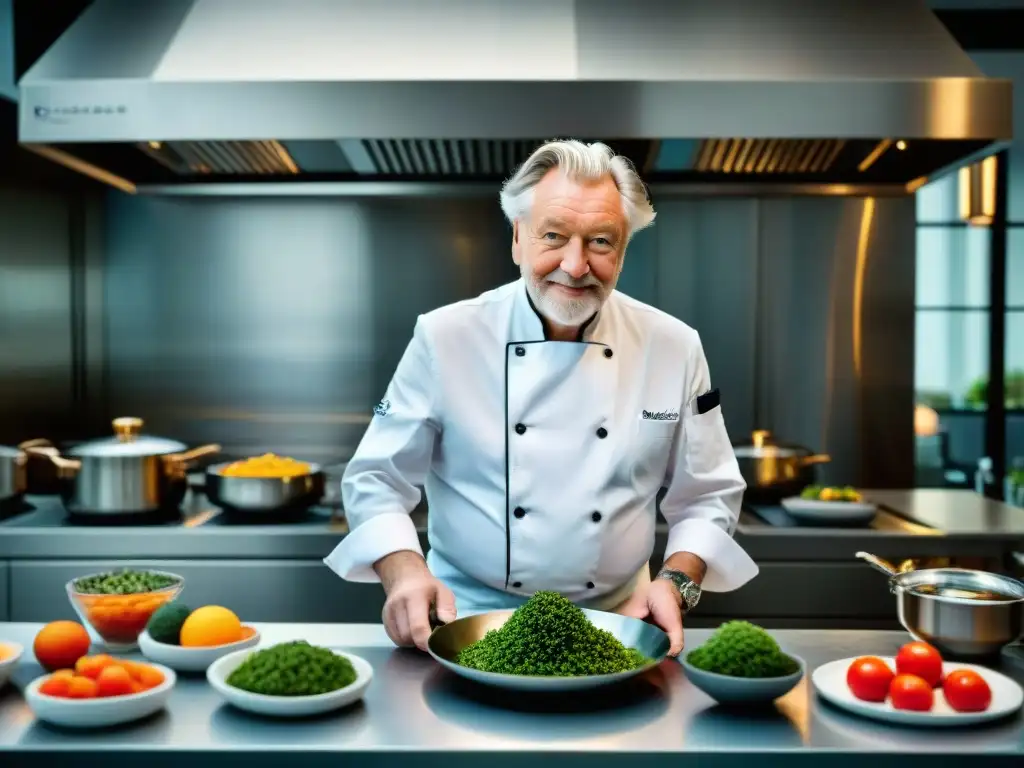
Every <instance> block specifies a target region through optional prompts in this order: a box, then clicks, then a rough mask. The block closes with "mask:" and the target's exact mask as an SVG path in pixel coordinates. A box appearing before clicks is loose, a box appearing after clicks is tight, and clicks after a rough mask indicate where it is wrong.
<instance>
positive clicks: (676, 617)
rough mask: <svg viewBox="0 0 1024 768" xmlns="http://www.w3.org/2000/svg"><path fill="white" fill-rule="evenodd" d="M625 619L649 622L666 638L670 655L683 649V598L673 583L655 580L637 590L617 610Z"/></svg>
mask: <svg viewBox="0 0 1024 768" xmlns="http://www.w3.org/2000/svg"><path fill="white" fill-rule="evenodd" d="M618 613H621V614H623V615H624V616H632V617H633V618H634V619H643V620H644V621H647V620H648V619H649V620H650V621H651V623H653V624H657V625H658V626H659V627H661V628H662V629H663V630H665V633H666V634H667V635H668V639H669V650H668V655H669V656H678V655H679V654H680V653H681V652H682V650H683V596H682V595H680V594H679V590H678V589H676V586H675V584H673V583H672V582H670V581H667V580H666V579H654V580H653V581H652V582H651V583H650V584H648V585H646V586H645V587H643V588H641V589H638V590H637V591H636V592H634V593H633V596H632V597H630V598H629V600H627V601H626V602H625V603H623V604H622V606H621V607H620V608H619V609H618Z"/></svg>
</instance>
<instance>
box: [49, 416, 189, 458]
mask: <svg viewBox="0 0 1024 768" xmlns="http://www.w3.org/2000/svg"><path fill="white" fill-rule="evenodd" d="M142 423H143V422H142V419H138V418H135V417H134V416H123V417H121V418H118V419H114V421H113V422H112V424H113V428H114V434H113V435H112V436H111V437H103V438H100V439H98V440H90V441H89V442H86V443H82V444H81V445H77V446H75V447H74V448H72V449H71V450H69V451H68V455H69V456H77V457H84V456H110V457H118V456H125V457H129V456H135V457H138V456H165V455H167V454H169V453H180V452H181V451H184V450H185V449H186V448H187V447H188V446H186V445H185V444H184V443H181V442H178V441H177V440H170V439H168V438H164V437H152V436H150V435H143V434H141V431H142Z"/></svg>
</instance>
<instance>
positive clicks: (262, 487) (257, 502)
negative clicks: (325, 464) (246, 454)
mask: <svg viewBox="0 0 1024 768" xmlns="http://www.w3.org/2000/svg"><path fill="white" fill-rule="evenodd" d="M228 466H230V462H225V463H223V464H215V465H213V466H210V467H207V468H206V498H207V499H209V500H210V503H212V504H214V505H216V506H218V507H220V508H221V509H224V510H226V511H228V512H240V513H247V514H266V515H271V514H281V513H288V512H301V511H303V510H305V509H309V508H310V507H312V506H315V505H316V504H318V503H320V500H321V499H322V498H323V496H324V490H325V482H324V471H323V468H322V467H321V466H320V465H319V464H312V463H311V464H310V465H309V472H308V473H307V474H304V475H294V476H291V477H227V476H225V475H224V474H223V472H224V470H225V468H227V467H228Z"/></svg>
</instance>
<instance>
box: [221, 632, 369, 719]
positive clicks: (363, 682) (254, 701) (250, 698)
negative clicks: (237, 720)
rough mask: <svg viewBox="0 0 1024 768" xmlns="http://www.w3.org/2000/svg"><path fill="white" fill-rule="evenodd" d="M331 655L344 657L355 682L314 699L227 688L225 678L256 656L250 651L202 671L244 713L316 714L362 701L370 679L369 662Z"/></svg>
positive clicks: (355, 657) (229, 657)
mask: <svg viewBox="0 0 1024 768" xmlns="http://www.w3.org/2000/svg"><path fill="white" fill-rule="evenodd" d="M334 652H335V653H338V654H339V655H341V656H345V657H346V658H347V659H348V660H349V661H351V662H352V666H353V667H355V670H356V679H355V682H353V683H352V684H351V685H347V686H345V687H344V688H339V689H338V690H336V691H331V692H330V693H320V694H317V695H315V696H266V695H264V694H259V693H249V692H248V691H243V690H242V689H240V688H235V687H234V686H231V685H228V683H227V679H228V676H229V675H230V674H231V673H232V672H234V671H235V669H237V668H238V667H239V665H241V664H242V662H243V661H245V660H246V659H247V658H249V656H250V654H253V653H256V651H255V650H254V649H252V648H247V649H245V650H241V651H236V652H235V653H231V654H228V655H227V656H222V657H220V658H219V659H217V660H216V661H215V662H213V664H211V665H210V668H209V669H207V670H206V679H207V680H208V681H209V683H210V685H211V686H212V687H213V689H214V690H215V691H217V693H219V694H220V695H221V696H223V697H224V699H225V700H227V701H228V702H229V703H230V704H233V705H235V706H236V707H238V708H239V709H244V710H246V711H247V712H253V713H255V714H258V715H271V716H274V717H306V716H309V715H320V714H323V713H325V712H330V711H332V710H335V709H340V708H341V707H345V706H348V705H349V704H352V703H354V702H356V701H359V700H360V699H361V698H363V694H364V693H366V688H367V686H369V684H370V681H371V680H372V679H373V667H372V666H370V662H368V661H367V660H366V659H363V658H361V657H359V656H353V655H352V654H350V653H341V652H340V651H334Z"/></svg>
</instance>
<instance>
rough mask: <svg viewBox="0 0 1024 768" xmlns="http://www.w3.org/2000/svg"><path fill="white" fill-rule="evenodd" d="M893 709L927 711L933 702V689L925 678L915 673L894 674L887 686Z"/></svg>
mask: <svg viewBox="0 0 1024 768" xmlns="http://www.w3.org/2000/svg"><path fill="white" fill-rule="evenodd" d="M889 696H890V698H891V699H892V708H893V709H908V710H911V711H913V712H928V711H929V710H931V708H932V705H933V704H934V703H935V691H934V689H933V688H932V686H931V685H929V684H928V681H927V680H922V679H921V678H920V677H917V676H916V675H896V677H894V678H893V679H892V684H891V685H890V686H889Z"/></svg>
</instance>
